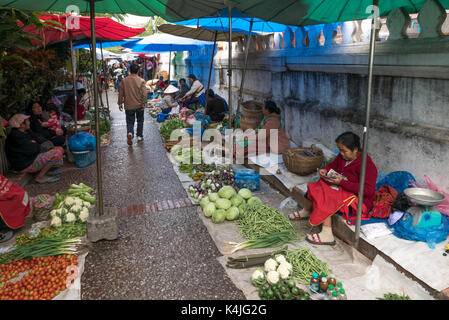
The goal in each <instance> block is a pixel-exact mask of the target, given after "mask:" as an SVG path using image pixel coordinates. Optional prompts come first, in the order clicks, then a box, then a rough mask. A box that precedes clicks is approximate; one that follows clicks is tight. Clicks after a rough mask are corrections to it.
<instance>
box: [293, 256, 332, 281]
mask: <svg viewBox="0 0 449 320" xmlns="http://www.w3.org/2000/svg"><path fill="white" fill-rule="evenodd" d="M285 259H286V260H287V261H288V262H289V263H290V264H291V265H292V266H293V271H292V277H293V278H295V279H297V280H298V281H299V283H301V284H309V282H310V278H311V277H312V274H313V273H314V272H316V273H318V274H321V273H322V272H324V273H325V274H331V271H330V270H329V268H328V266H327V263H326V262H323V261H321V260H320V259H318V258H317V257H316V256H315V255H314V254H313V252H311V251H310V249H309V248H306V247H302V248H299V249H297V250H294V251H287V252H286V254H285Z"/></svg>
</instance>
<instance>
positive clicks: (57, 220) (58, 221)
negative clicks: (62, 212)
mask: <svg viewBox="0 0 449 320" xmlns="http://www.w3.org/2000/svg"><path fill="white" fill-rule="evenodd" d="M61 224H62V221H61V219H60V218H59V217H54V218H53V219H51V222H50V225H51V226H52V227H59V226H61Z"/></svg>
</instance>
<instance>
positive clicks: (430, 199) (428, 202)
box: [404, 188, 446, 206]
mask: <svg viewBox="0 0 449 320" xmlns="http://www.w3.org/2000/svg"><path fill="white" fill-rule="evenodd" d="M404 193H405V195H406V196H407V198H408V199H409V200H410V201H412V202H414V203H416V204H420V205H423V206H437V205H439V204H440V203H441V202H443V201H444V199H446V197H445V196H444V195H443V194H442V193H440V192H437V191H433V190H430V189H424V188H407V189H405V190H404Z"/></svg>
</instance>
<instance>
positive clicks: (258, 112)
mask: <svg viewBox="0 0 449 320" xmlns="http://www.w3.org/2000/svg"><path fill="white" fill-rule="evenodd" d="M263 107H264V103H263V102H259V101H254V100H251V101H245V102H243V103H242V115H241V116H240V128H241V129H242V130H243V131H245V130H246V129H257V128H258V127H259V125H260V121H262V118H263V110H262V109H263Z"/></svg>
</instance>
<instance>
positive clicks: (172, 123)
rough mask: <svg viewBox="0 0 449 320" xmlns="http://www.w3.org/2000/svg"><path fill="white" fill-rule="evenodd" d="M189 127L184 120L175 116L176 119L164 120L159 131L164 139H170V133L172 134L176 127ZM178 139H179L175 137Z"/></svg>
mask: <svg viewBox="0 0 449 320" xmlns="http://www.w3.org/2000/svg"><path fill="white" fill-rule="evenodd" d="M187 127H189V125H188V124H187V123H186V122H185V121H184V120H181V119H179V118H174V119H169V120H166V121H164V123H163V124H161V127H160V129H159V132H160V134H161V136H162V139H164V141H170V140H171V139H170V135H171V134H172V132H173V131H174V130H176V129H184V128H187ZM175 140H177V139H175Z"/></svg>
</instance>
